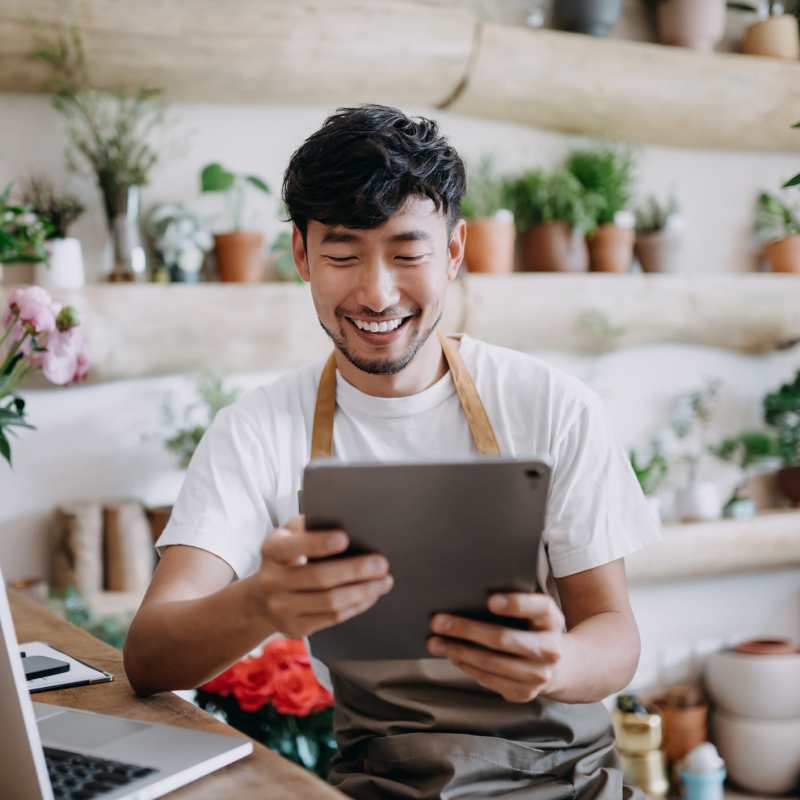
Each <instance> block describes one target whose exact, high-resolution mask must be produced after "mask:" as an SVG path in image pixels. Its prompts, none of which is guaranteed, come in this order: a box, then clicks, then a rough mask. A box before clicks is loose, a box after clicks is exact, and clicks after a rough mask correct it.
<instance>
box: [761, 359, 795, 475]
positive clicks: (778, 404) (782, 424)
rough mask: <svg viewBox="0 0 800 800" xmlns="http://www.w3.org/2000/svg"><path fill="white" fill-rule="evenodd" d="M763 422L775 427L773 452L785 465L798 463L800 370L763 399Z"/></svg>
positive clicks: (789, 465)
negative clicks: (790, 379) (791, 379)
mask: <svg viewBox="0 0 800 800" xmlns="http://www.w3.org/2000/svg"><path fill="white" fill-rule="evenodd" d="M763 409H764V422H765V423H766V424H767V425H768V426H769V427H771V428H774V429H775V437H776V443H775V454H776V455H777V456H778V457H779V458H780V459H781V461H782V462H783V464H784V465H785V466H787V467H791V466H797V465H799V464H800V370H798V372H797V374H796V375H795V376H794V380H793V381H792V382H791V383H784V384H782V385H781V386H780V387H779V388H778V389H776V390H775V391H774V392H770V393H768V394H767V395H766V396H765V397H764V401H763Z"/></svg>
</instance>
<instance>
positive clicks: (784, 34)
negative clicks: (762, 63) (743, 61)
mask: <svg viewBox="0 0 800 800" xmlns="http://www.w3.org/2000/svg"><path fill="white" fill-rule="evenodd" d="M785 6H786V4H785V3H782V2H775V1H774V0H760V1H759V2H755V1H754V2H745V3H734V2H729V3H728V8H730V9H732V10H734V11H746V12H750V13H752V14H756V15H758V17H759V19H758V20H757V21H756V22H754V23H753V24H752V25H750V26H749V27H748V28H747V30H746V31H745V34H744V40H743V42H742V51H743V52H745V53H747V54H748V55H752V56H770V57H772V58H783V59H787V60H789V61H797V59H798V57H800V35H798V30H797V17H795V16H794V15H793V14H786V13H784V10H785Z"/></svg>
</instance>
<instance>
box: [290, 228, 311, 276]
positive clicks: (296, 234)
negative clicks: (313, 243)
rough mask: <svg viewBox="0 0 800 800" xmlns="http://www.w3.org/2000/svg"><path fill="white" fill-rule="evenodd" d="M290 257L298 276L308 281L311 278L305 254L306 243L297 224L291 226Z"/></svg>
mask: <svg viewBox="0 0 800 800" xmlns="http://www.w3.org/2000/svg"><path fill="white" fill-rule="evenodd" d="M292 257H293V258H294V265H295V267H297V272H298V273H299V275H300V277H301V278H302V279H303V280H304V281H305V282H306V283H308V282H309V281H310V280H311V271H310V270H309V268H308V255H307V254H306V244H305V242H304V241H303V234H302V233H300V229H299V228H298V227H297V225H293V226H292Z"/></svg>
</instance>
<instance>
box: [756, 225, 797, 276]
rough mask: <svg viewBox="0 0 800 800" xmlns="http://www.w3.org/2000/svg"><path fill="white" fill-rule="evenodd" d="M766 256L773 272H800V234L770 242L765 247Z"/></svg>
mask: <svg viewBox="0 0 800 800" xmlns="http://www.w3.org/2000/svg"><path fill="white" fill-rule="evenodd" d="M764 258H765V259H766V260H767V261H768V262H769V267H770V269H771V270H772V271H773V272H793V273H797V272H800V235H798V234H795V235H794V236H787V237H786V238H785V239H781V240H779V241H777V242H772V243H771V244H768V245H767V246H766V247H765V248H764Z"/></svg>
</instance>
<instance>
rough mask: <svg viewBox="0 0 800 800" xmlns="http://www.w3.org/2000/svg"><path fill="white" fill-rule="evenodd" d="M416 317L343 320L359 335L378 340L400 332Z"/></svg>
mask: <svg viewBox="0 0 800 800" xmlns="http://www.w3.org/2000/svg"><path fill="white" fill-rule="evenodd" d="M415 316H416V315H415V314H411V315H409V316H406V317H391V318H388V319H381V320H376V319H361V318H359V317H349V316H346V315H345V319H346V320H347V321H348V322H349V323H350V324H351V325H352V326H353V327H354V328H355V329H356V330H357V331H358V332H359V333H361V334H366V335H368V336H370V337H375V338H379V337H381V336H388V334H391V333H394V332H395V331H398V330H400V328H402V327H403V326H404V325H405V324H406V323H407V322H408V321H409V320H410V319H413V318H414V317H415Z"/></svg>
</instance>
